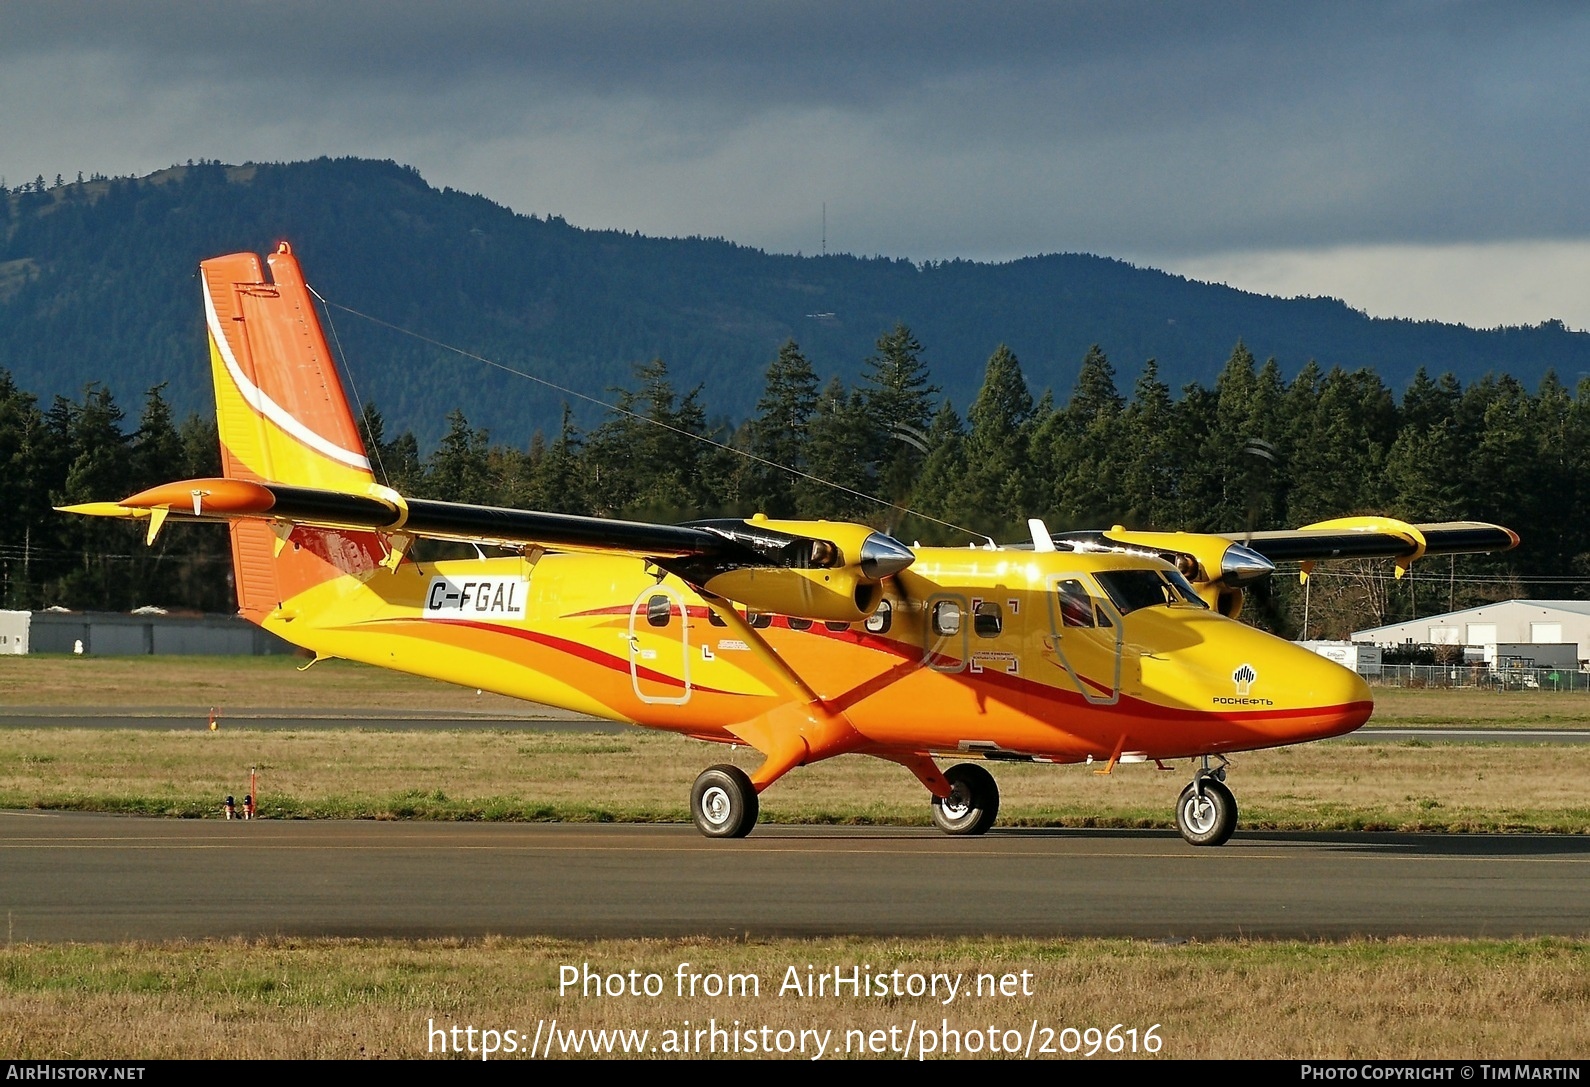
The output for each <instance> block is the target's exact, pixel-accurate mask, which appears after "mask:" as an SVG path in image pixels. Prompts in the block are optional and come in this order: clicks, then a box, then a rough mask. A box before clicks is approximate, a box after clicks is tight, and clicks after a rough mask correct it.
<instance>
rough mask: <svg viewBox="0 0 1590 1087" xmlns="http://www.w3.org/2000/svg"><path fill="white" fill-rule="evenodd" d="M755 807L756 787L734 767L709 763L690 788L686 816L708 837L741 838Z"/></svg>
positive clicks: (747, 830)
mask: <svg viewBox="0 0 1590 1087" xmlns="http://www.w3.org/2000/svg"><path fill="white" fill-rule="evenodd" d="M759 808H760V805H759V804H758V803H757V799H756V786H755V785H752V784H751V779H750V777H749V776H747V774H746V772H745V771H744V770H741V769H740V768H739V767H738V766H709V767H708V768H707V769H705V770H703V771H701V776H700V777H698V778H696V784H695V787H694V788H692V789H691V790H690V816H691V818H693V819H694V820H695V821H696V829H697V830H699V831H701V833H703V834H705V835H706V836H707V837H708V838H744V837H745V836H746V835H747V834H749V833H751V828H752V827H754V826H756V816H757V811H758V810H759Z"/></svg>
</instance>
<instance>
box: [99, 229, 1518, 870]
mask: <svg viewBox="0 0 1590 1087" xmlns="http://www.w3.org/2000/svg"><path fill="white" fill-rule="evenodd" d="M266 265H268V273H269V274H268V275H267V267H266ZM201 272H202V280H203V287H204V312H205V320H206V322H207V324H208V326H209V339H210V363H211V369H212V372H213V376H214V379H215V396H216V410H217V414H218V417H219V422H220V437H221V455H222V464H223V471H224V473H225V475H224V478H220V479H194V480H185V481H182V482H178V483H169V484H165V485H162V486H159V487H155V488H152V489H150V490H147V491H144V492H142V493H140V494H136V495H133V496H132V497H130V498H127V499H124V500H123V501H121V502H101V503H90V504H87V505H82V506H73V507H69V510H70V512H75V513H83V514H92V515H99V516H114V517H128V518H139V519H147V521H148V538H149V540H150V541H151V542H152V541H153V540H154V538H155V535H156V533H158V532H159V531H160V528H161V526H162V525H163V523H164V522H166V521H167V520H198V521H225V522H228V523H229V524H230V526H231V538H232V560H233V566H234V572H235V576H236V584H237V595H238V605H239V609H240V610H241V612H242V614H243V615H244V616H246V617H247V618H249V619H250V620H252V621H253V622H255V623H258V624H259V625H261V626H263V627H265V628H266V629H267V630H271V631H273V632H275V633H276V634H279V635H281V636H282V637H283V638H285V639H287V640H288V641H290V642H293V643H295V644H297V645H300V646H303V647H304V648H306V649H309V650H311V651H312V652H314V653H315V654H316V655H317V656H318V657H344V658H348V659H351V660H358V661H364V662H367V663H369V664H376V665H380V666H382V667H386V668H395V669H399V670H401V671H405V672H412V673H416V674H418V675H423V676H431V677H434V678H437V679H442V680H448V681H450V682H454V683H459V684H464V685H466V686H470V687H478V688H482V689H485V690H489V691H496V692H499V693H501V694H505V695H511V696H514V697H517V698H524V699H530V700H533V701H536V702H541V703H547V704H550V705H555V706H561V707H566V708H568V709H570V710H576V711H579V712H582V713H590V714H595V715H598V716H601V717H607V718H613V719H616V720H621V721H633V722H635V723H636V724H639V725H643V726H646V727H648V728H658V729H666V730H669V731H672V732H678V733H682V734H684V735H687V736H693V737H696V738H698V739H702V740H711V741H715V742H718V743H732V744H748V745H749V746H751V747H754V748H756V749H757V750H758V751H759V752H761V753H762V755H763V756H764V757H765V758H764V761H763V762H762V764H761V766H760V767H758V769H757V770H756V772H755V773H754V774H750V775H747V774H746V773H745V772H744V771H742V770H740V769H738V768H737V767H734V766H729V765H721V766H713V767H710V768H709V769H707V770H705V771H703V772H702V774H701V776H700V777H699V778H697V779H696V783H695V787H694V788H693V790H692V792H691V798H690V806H691V811H692V814H693V817H694V819H695V823H696V825H697V826H698V827H699V828H700V829H701V831H702V832H703V833H705V834H707V835H710V836H714V837H726V838H727V837H739V836H741V835H744V834H746V833H748V832H749V831H750V830H751V828H752V826H753V825H754V824H755V823H756V818H757V810H758V794H759V793H761V791H762V790H763V789H766V788H767V787H768V786H770V785H772V784H773V783H774V782H775V781H777V780H778V779H779V778H781V777H782V776H783V775H784V774H786V773H787V772H789V771H790V770H791V769H793V768H794V767H797V766H803V765H806V764H809V763H813V762H817V761H818V760H820V759H827V758H831V757H833V756H835V755H843V754H851V753H856V754H864V755H873V756H876V757H878V758H882V759H888V760H890V761H893V762H897V763H899V764H900V765H902V766H904V767H905V768H906V769H907V770H909V771H911V773H913V774H915V775H916V776H917V778H918V779H919V780H920V781H921V782H922V784H923V785H924V786H926V788H927V791H928V792H929V793H930V794H931V804H932V816H933V821H934V822H935V823H936V824H937V825H938V826H939V827H940V828H941V829H942V830H944V831H946V832H948V833H951V834H980V833H982V832H983V831H985V830H987V829H988V828H989V827H990V826H991V825H992V824H993V822H994V819H995V817H996V815H997V813H998V809H999V792H998V788H997V786H996V785H995V783H994V779H993V777H992V776H991V775H990V774H989V773H988V771H987V770H985V769H983V767H982V766H981V765H979V764H978V763H977V762H962V763H960V764H958V765H954V766H951V767H949V768H948V769H946V770H941V769H940V767H939V764H938V762H937V761H936V760H938V759H942V758H964V757H971V758H974V759H979V760H992V761H998V760H1019V761H1030V762H1054V763H1075V762H1084V761H1094V760H1097V761H1100V762H1103V763H1105V764H1106V769H1112V768H1113V767H1114V766H1115V764H1116V763H1118V762H1126V761H1143V760H1154V761H1156V762H1160V763H1161V764H1163V761H1164V760H1169V759H1191V760H1193V766H1194V770H1193V775H1192V780H1191V782H1190V783H1188V785H1187V786H1186V787H1185V788H1184V789H1183V790H1182V792H1181V796H1180V798H1179V799H1178V800H1177V802H1176V808H1175V813H1176V824H1177V827H1178V828H1179V829H1180V831H1181V834H1182V836H1183V837H1184V838H1185V839H1186V840H1187V841H1188V842H1191V843H1193V844H1194V845H1218V844H1220V843H1222V842H1224V841H1225V840H1226V839H1227V838H1228V837H1230V835H1231V832H1232V830H1233V829H1234V827H1235V826H1236V821H1237V806H1236V802H1235V800H1234V799H1233V797H1232V794H1231V791H1230V790H1229V789H1228V788H1227V786H1226V785H1225V783H1224V782H1225V777H1226V774H1225V768H1226V759H1225V756H1226V754H1227V753H1229V752H1234V751H1246V750H1252V749H1255V748H1264V747H1277V746H1281V745H1284V744H1294V743H1301V742H1304V741H1307V740H1317V739H1321V738H1323V737H1327V736H1337V735H1341V734H1342V733H1346V732H1351V731H1352V730H1353V729H1355V728H1357V727H1358V726H1360V725H1362V724H1363V723H1364V722H1365V721H1366V720H1368V718H1369V715H1370V713H1371V711H1372V709H1373V703H1372V702H1371V699H1370V693H1369V689H1368V688H1367V687H1366V686H1365V684H1364V682H1363V681H1362V680H1361V679H1360V678H1359V677H1358V676H1357V675H1355V674H1354V673H1353V672H1351V671H1349V670H1347V669H1345V668H1342V667H1340V666H1339V665H1337V664H1334V663H1332V662H1331V661H1328V660H1326V659H1324V658H1323V657H1320V656H1317V655H1315V654H1314V653H1312V652H1310V651H1308V650H1306V649H1303V648H1300V647H1298V646H1296V645H1293V644H1291V643H1289V642H1286V641H1283V640H1281V639H1279V638H1275V637H1272V636H1270V635H1268V634H1265V633H1263V632H1261V631H1258V630H1255V629H1253V628H1252V627H1249V626H1247V625H1245V624H1243V623H1240V622H1238V621H1237V619H1236V614H1237V612H1238V611H1239V610H1240V607H1241V599H1242V592H1243V589H1244V586H1246V585H1250V584H1252V583H1253V582H1255V581H1257V580H1258V579H1260V578H1263V577H1265V576H1267V575H1268V574H1270V573H1271V572H1272V570H1273V569H1274V567H1273V562H1275V561H1279V560H1289V561H1300V562H1302V563H1303V564H1304V568H1305V570H1306V569H1307V568H1308V564H1309V563H1310V562H1311V561H1313V560H1317V559H1325V558H1333V557H1342V556H1359V557H1362V556H1385V557H1389V558H1393V559H1395V560H1396V561H1397V563H1398V567H1399V573H1400V571H1401V570H1402V569H1405V568H1406V566H1407V564H1408V563H1409V562H1411V561H1412V560H1413V559H1416V558H1418V557H1420V556H1422V555H1426V554H1453V553H1464V552H1480V551H1493V550H1501V549H1504V548H1508V547H1512V546H1514V545H1516V544H1517V542H1518V537H1517V536H1516V535H1514V534H1513V533H1512V532H1510V531H1509V530H1507V529H1504V528H1500V527H1497V526H1494V525H1485V524H1478V523H1472V522H1457V523H1450V524H1440V525H1409V524H1405V523H1403V522H1400V521H1395V520H1391V519H1388V518H1350V519H1346V520H1343V521H1334V522H1328V523H1325V524H1323V525H1316V526H1310V527H1309V528H1305V529H1299V530H1296V531H1289V532H1264V533H1254V534H1249V535H1240V534H1232V535H1228V536H1227V535H1207V534H1194V533H1182V532H1133V531H1126V530H1124V529H1122V528H1121V527H1119V526H1117V527H1116V528H1113V529H1111V530H1109V531H1107V532H1095V533H1080V534H1070V535H1051V534H1050V533H1049V531H1048V530H1047V529H1046V528H1045V527H1044V526H1043V524H1042V522H1040V521H1036V520H1034V521H1032V522H1031V532H1032V539H1031V540H1030V541H1029V542H1025V543H1022V544H1020V545H1013V546H1004V547H1000V546H995V545H993V544H991V543H990V544H988V545H987V546H975V547H967V548H943V547H907V546H905V545H903V544H901V543H900V542H898V541H896V540H894V539H892V538H890V537H889V536H887V535H885V534H883V533H881V532H877V531H875V530H873V529H871V528H869V527H867V526H865V525H860V524H849V523H841V522H829V521H775V520H769V519H767V518H766V517H763V516H761V515H758V516H755V517H752V518H750V519H748V520H712V521H698V522H693V523H689V524H680V525H661V524H640V523H635V522H627V521H613V520H604V519H600V518H591V517H576V516H568V515H563V514H551V513H539V512H533V511H526V510H516V509H501V508H494V507H485V506H474V505H463V504H457V503H451V502H438V501H430V500H422V499H415V498H405V497H404V496H402V495H400V494H398V493H397V492H395V491H393V490H391V489H390V488H388V487H385V486H382V485H381V484H379V483H377V482H376V480H375V477H374V475H373V474H372V473H371V470H370V464H369V461H368V460H367V459H366V457H365V450H364V448H363V445H362V442H361V439H360V435H359V430H358V427H357V425H356V424H355V421H354V416H353V413H352V412H351V410H350V409H349V406H348V402H347V400H346V398H345V396H344V394H343V391H342V387H341V383H340V381H339V380H338V377H337V372H336V368H335V366H334V364H333V362H332V359H331V355H330V351H329V350H328V348H327V345H326V341H325V339H324V338H323V336H322V333H321V330H320V326H319V322H318V320H317V319H316V316H315V310H314V307H313V304H312V301H311V298H310V293H309V291H308V289H307V287H306V285H305V282H304V279H303V276H302V273H301V272H300V269H299V266H298V263H297V261H296V260H295V259H294V258H293V255H292V253H291V250H290V249H289V248H288V247H287V246H286V245H285V244H284V245H282V246H281V247H280V249H279V250H278V251H277V252H276V253H274V254H273V255H271V256H270V257H269V258H268V260H267V261H266V262H264V263H263V264H262V262H261V261H260V259H259V258H258V257H257V256H255V255H254V254H251V253H245V254H236V255H232V256H225V257H218V258H216V259H214V260H208V261H205V262H204V263H203V264H202V266H201ZM421 538H429V539H439V540H453V541H467V542H471V543H475V544H479V545H492V546H495V547H499V548H505V549H507V550H508V551H510V552H512V554H510V555H508V556H507V557H494V558H479V559H472V560H456V561H442V562H420V561H416V559H415V558H414V556H413V555H412V554H410V551H411V546H412V544H413V543H414V541H415V540H417V539H421ZM1239 541H1241V542H1239ZM1211 758H1213V759H1215V760H1217V762H1218V765H1217V766H1213V767H1212V766H1211V761H1210V760H1211Z"/></svg>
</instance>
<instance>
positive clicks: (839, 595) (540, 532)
mask: <svg viewBox="0 0 1590 1087" xmlns="http://www.w3.org/2000/svg"><path fill="white" fill-rule="evenodd" d="M60 509H61V511H62V512H64V513H76V514H84V515H88V516H98V517H121V518H132V519H139V520H144V519H147V520H148V522H149V532H148V539H149V541H150V542H151V543H152V542H153V541H154V538H155V536H156V535H157V534H158V533H159V531H160V530H161V527H162V526H163V525H164V524H165V522H166V521H168V520H176V521H220V522H228V521H234V520H239V519H259V520H264V521H268V522H269V523H271V525H272V527H273V529H274V530H275V531H276V535H277V539H278V540H282V541H285V540H286V539H287V537H288V535H289V534H290V533H291V531H292V529H293V528H294V527H295V526H298V525H305V526H309V527H313V528H322V529H341V530H345V531H363V532H374V533H378V534H379V535H380V537H381V539H382V540H383V542H384V544H385V547H386V548H387V565H389V566H392V567H396V565H397V564H398V563H400V562H401V561H402V560H403V557H404V554H405V553H406V552H407V550H408V548H409V546H410V545H411V544H412V543H413V541H414V540H415V539H432V540H447V541H454V542H462V543H471V544H482V545H487V546H498V547H507V548H513V549H516V550H540V551H576V552H585V553H595V554H610V555H622V556H629V557H633V558H638V559H646V560H649V561H651V562H653V563H654V564H655V565H656V566H657V567H659V568H660V569H663V570H666V571H668V572H670V573H673V574H677V575H678V576H680V577H681V578H683V579H684V580H685V581H687V582H690V583H691V584H693V585H695V586H697V587H699V588H702V589H706V590H707V591H709V592H712V593H714V594H716V595H719V596H723V597H726V598H728V599H731V600H735V601H738V602H739V603H742V604H746V605H747V606H750V607H753V608H757V609H758V610H768V611H775V610H776V611H779V612H780V613H781V614H790V615H798V616H805V617H808V618H813V619H836V620H843V621H845V622H853V621H855V620H856V619H859V618H861V617H864V616H865V615H866V614H868V613H869V612H870V611H871V610H872V609H873V607H875V606H876V603H877V600H878V599H879V596H880V594H879V593H878V592H877V588H876V587H877V584H878V583H879V582H880V581H882V580H883V579H884V578H886V577H888V576H889V575H891V574H895V573H898V572H900V571H901V570H903V569H905V568H906V567H908V566H910V565H911V563H912V562H913V561H914V559H915V557H916V556H915V554H914V553H913V552H912V551H911V550H910V548H907V547H906V546H905V545H903V544H901V543H900V542H898V541H897V540H894V539H893V538H891V537H889V536H886V535H884V534H883V533H881V532H876V531H874V530H872V529H870V528H868V527H867V526H865V525H857V524H850V523H846V522H820V525H821V535H813V534H812V533H811V532H810V529H811V528H812V527H813V525H812V523H811V522H776V521H771V520H768V519H767V518H765V517H761V516H757V517H754V518H751V519H750V520H736V519H732V518H729V519H722V520H708V521H696V522H691V523H687V524H679V525H665V524H650V523H645V522H639V521H618V520H608V519H605V518H600V517H582V516H577V515H573V514H562V513H544V512H539V511H535V510H520V509H511V508H507V507H502V506H478V505H471V504H467V503H461V502H440V501H436V500H433V499H423V498H404V497H403V496H401V495H399V494H398V493H397V492H396V491H393V490H391V489H390V488H387V487H382V486H380V485H371V487H370V489H369V493H367V494H363V495H360V494H350V493H347V492H344V491H336V490H329V489H325V488H318V487H300V486H294V485H289V484H283V483H263V482H255V481H253V480H243V479H224V478H215V479H190V480H183V481H181V482H177V483H165V484H161V485H160V486H158V487H151V488H150V489H148V490H146V491H141V492H139V493H138V494H135V495H132V496H130V497H128V498H125V499H123V500H121V501H120V502H90V503H85V504H82V505H77V506H63V507H60ZM802 529H804V530H806V531H801V530H802ZM758 575H760V576H758Z"/></svg>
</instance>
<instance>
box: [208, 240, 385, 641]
mask: <svg viewBox="0 0 1590 1087" xmlns="http://www.w3.org/2000/svg"><path fill="white" fill-rule="evenodd" d="M266 263H268V265H269V270H270V278H269V280H267V278H266V276H265V269H264V268H263V267H262V265H261V261H260V258H259V257H258V256H256V255H255V254H253V253H237V254H233V255H230V256H224V257H216V258H214V259H213V260H207V261H204V262H203V263H202V264H201V265H200V266H199V267H200V278H201V280H202V282H203V286H204V317H205V324H206V326H207V327H208V329H209V341H210V370H211V375H212V377H213V378H214V381H215V407H216V421H217V424H218V426H219V429H220V436H221V469H222V474H223V475H225V476H226V477H228V478H230V479H241V480H248V481H251V482H257V483H283V484H290V485H293V486H299V487H313V488H319V489H324V490H333V491H341V492H344V493H351V494H360V495H363V494H366V493H368V492H369V490H370V488H371V485H372V484H373V483H374V482H375V478H374V476H373V475H372V474H371V472H370V462H369V460H368V459H367V457H366V455H365V449H364V442H363V440H362V438H361V437H360V434H359V427H358V424H357V422H356V421H355V419H354V415H353V412H352V410H351V409H350V408H349V405H348V399H347V397H346V396H345V395H344V393H343V389H342V383H341V381H340V380H339V379H338V376H337V370H336V366H335V364H334V363H333V361H332V356H331V351H330V348H329V347H328V346H327V344H326V339H325V336H324V335H323V334H322V333H321V331H320V322H319V320H318V319H317V317H316V315H315V309H314V303H313V299H312V298H311V296H310V294H309V289H308V287H307V286H306V285H305V283H304V278H303V274H302V272H301V271H300V269H299V267H298V261H297V260H296V259H295V258H294V257H293V254H292V250H291V249H290V248H289V247H288V246H287V244H286V243H283V244H282V245H281V246H280V247H279V248H278V250H277V251H276V252H275V253H273V254H271V255H270V257H269V258H268V259H267V262H266ZM299 531H306V530H302V529H301V530H299ZM370 542H371V543H373V541H370ZM362 549H363V548H361V550H362ZM297 550H298V549H297V548H294V549H292V550H290V551H288V552H286V553H283V541H282V540H280V539H278V538H277V537H276V535H275V533H273V532H272V530H271V528H270V526H269V525H267V524H266V523H265V522H263V521H259V520H243V521H234V522H233V523H232V565H233V572H234V575H235V579H236V586H237V599H238V607H239V610H240V611H242V612H243V614H244V615H246V616H248V617H249V618H251V619H255V620H256V621H258V620H259V619H260V618H261V617H263V616H264V615H265V614H266V613H268V612H270V611H271V610H272V609H275V608H277V607H279V606H280V602H281V601H282V600H283V599H285V597H286V596H288V595H291V593H292V591H293V590H294V589H295V588H297V587H299V584H298V583H300V582H301V581H302V580H304V577H303V575H305V574H309V571H307V570H305V571H299V570H297V569H295V567H296V566H298V565H301V563H300V562H298V561H296V560H295V556H294V552H295V551H297ZM311 550H320V549H319V548H312V549H311ZM323 576H324V574H322V575H321V576H320V577H313V576H311V577H310V580H321V579H322V578H323Z"/></svg>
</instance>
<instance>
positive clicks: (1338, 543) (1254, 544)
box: [1222, 517, 1518, 562]
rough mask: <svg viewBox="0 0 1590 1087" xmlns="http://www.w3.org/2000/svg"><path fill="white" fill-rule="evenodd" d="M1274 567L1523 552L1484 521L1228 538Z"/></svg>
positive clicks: (1509, 535)
mask: <svg viewBox="0 0 1590 1087" xmlns="http://www.w3.org/2000/svg"><path fill="white" fill-rule="evenodd" d="M1222 535H1224V536H1225V537H1226V539H1228V540H1234V541H1236V542H1238V543H1241V544H1243V545H1244V546H1246V547H1250V548H1252V549H1253V550H1255V551H1257V552H1258V553H1259V554H1261V555H1263V556H1264V557H1265V558H1267V559H1269V560H1270V561H1271V562H1312V561H1314V560H1316V559H1356V558H1389V559H1405V560H1407V561H1409V562H1411V561H1413V560H1414V559H1417V558H1421V557H1423V556H1425V555H1474V554H1481V553H1484V552H1490V551H1507V550H1510V549H1511V548H1514V547H1517V546H1518V533H1516V532H1514V531H1513V530H1512V529H1508V528H1503V527H1502V526H1501V525H1490V524H1486V523H1484V522H1482V521H1443V522H1441V523H1439V524H1430V525H1410V524H1408V523H1407V522H1404V521H1398V520H1394V519H1392V518H1389V517H1343V518H1340V519H1338V520H1334V521H1322V522H1320V523H1319V524H1314V525H1307V526H1305V527H1303V528H1297V529H1283V530H1280V531H1272V532H1252V533H1246V534H1238V533H1222Z"/></svg>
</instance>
